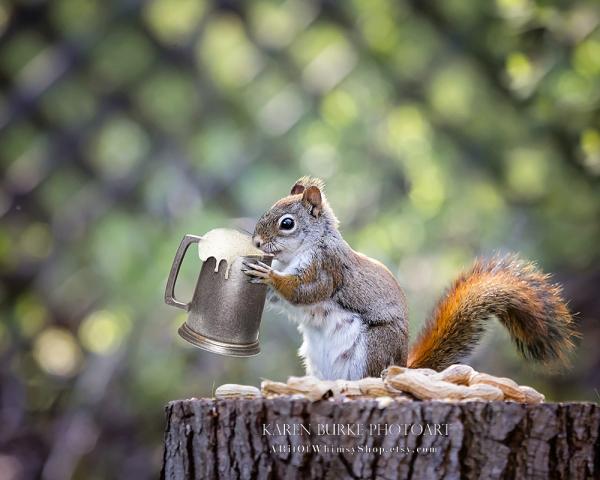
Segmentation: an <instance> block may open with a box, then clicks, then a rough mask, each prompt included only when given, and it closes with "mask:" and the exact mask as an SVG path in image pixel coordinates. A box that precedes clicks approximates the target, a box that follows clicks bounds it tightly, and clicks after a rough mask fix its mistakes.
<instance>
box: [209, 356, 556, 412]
mask: <svg viewBox="0 0 600 480" xmlns="http://www.w3.org/2000/svg"><path fill="white" fill-rule="evenodd" d="M281 395H288V396H294V397H300V398H308V399H309V400H313V401H316V400H321V399H324V398H343V399H350V400H351V399H361V398H375V399H377V400H378V401H379V402H380V403H381V404H387V403H390V402H392V401H400V402H406V401H411V400H439V401H445V402H457V401H458V402H461V401H474V400H480V401H494V400H496V401H497V400H505V401H513V402H519V403H541V402H543V401H544V396H543V395H542V394H541V393H539V392H537V391H536V390H534V389H533V388H531V387H527V386H522V385H518V384H517V383H516V382H514V381H513V380H511V379H510V378H503V377H495V376H493V375H488V374H487V373H480V372H477V371H475V370H474V369H473V368H472V367H470V366H469V365H463V364H456V365H451V366H450V367H448V368H446V369H445V370H442V371H441V372H436V371H435V370H430V369H427V368H414V369H413V368H406V367H397V366H391V367H388V368H387V369H385V370H384V371H383V372H382V374H381V378H374V377H367V378H363V379H361V380H352V381H350V380H319V379H317V378H315V377H310V376H307V377H290V378H289V379H288V381H287V383H283V382H273V381H271V380H263V382H262V383H261V388H260V390H259V389H258V388H256V387H251V386H247V385H234V384H227V385H221V386H220V387H219V388H217V390H216V392H215V396H216V398H223V399H228V398H260V397H263V398H273V397H278V396H281Z"/></svg>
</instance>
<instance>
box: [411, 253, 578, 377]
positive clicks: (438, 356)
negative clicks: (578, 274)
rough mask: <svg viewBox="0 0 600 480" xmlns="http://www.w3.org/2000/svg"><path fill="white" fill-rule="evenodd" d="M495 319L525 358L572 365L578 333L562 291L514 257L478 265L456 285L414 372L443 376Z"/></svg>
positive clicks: (417, 349)
mask: <svg viewBox="0 0 600 480" xmlns="http://www.w3.org/2000/svg"><path fill="white" fill-rule="evenodd" d="M494 316H495V317H497V318H498V319H499V320H500V322H501V323H502V324H503V325H504V326H505V327H506V328H507V330H508V332H509V334H510V336H511V338H512V340H513V341H514V343H515V344H516V346H517V348H518V349H519V351H520V352H521V354H522V355H523V356H524V357H525V358H527V359H531V360H536V361H541V362H545V363H548V362H552V361H554V360H558V361H559V362H563V363H566V362H567V355H568V353H569V352H570V351H571V350H572V349H573V339H574V337H575V336H576V333H575V330H574V325H573V319H572V317H571V314H570V313H569V311H568V309H567V306H566V305H565V303H564V301H563V299H562V297H561V289H560V287H559V286H558V285H555V284H551V283H549V276H548V275H544V274H543V273H541V272H540V271H539V270H537V269H536V267H535V266H534V265H533V264H532V263H526V262H522V261H520V260H519V259H518V258H517V257H516V256H512V255H511V256H506V257H496V258H493V259H491V260H478V261H476V263H475V265H474V266H473V267H472V268H471V269H470V270H469V271H468V272H466V273H463V274H462V275H461V276H460V277H459V278H458V279H457V280H456V281H455V282H454V284H453V285H452V287H451V288H450V289H449V291H448V292H447V294H446V295H445V296H444V298H443V299H442V300H441V301H440V303H439V304H438V305H437V307H436V309H435V311H434V313H433V315H432V317H431V318H430V319H429V320H428V321H427V323H426V325H425V327H424V328H423V330H422V331H421V333H420V335H419V337H418V339H417V341H416V342H415V344H414V345H413V346H412V348H411V350H410V353H409V357H408V366H409V367H413V368H422V367H427V368H433V369H436V370H440V369H443V368H445V367H447V366H448V365H451V364H453V363H455V362H456V361H457V360H459V359H460V358H461V357H463V356H465V355H467V354H468V353H470V352H471V350H472V349H473V348H474V347H475V345H476V344H477V342H478V341H479V339H480V338H481V336H482V334H483V332H484V329H485V324H486V323H487V321H488V319H489V318H491V317H494Z"/></svg>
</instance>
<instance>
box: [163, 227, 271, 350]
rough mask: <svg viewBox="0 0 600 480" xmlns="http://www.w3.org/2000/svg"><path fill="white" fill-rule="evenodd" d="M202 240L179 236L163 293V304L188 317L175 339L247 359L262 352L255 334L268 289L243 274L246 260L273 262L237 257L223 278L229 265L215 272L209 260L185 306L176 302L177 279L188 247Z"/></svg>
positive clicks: (259, 257)
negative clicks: (183, 312) (227, 274)
mask: <svg viewBox="0 0 600 480" xmlns="http://www.w3.org/2000/svg"><path fill="white" fill-rule="evenodd" d="M201 240H203V237H201V236H196V235H186V236H185V237H183V240H182V241H181V244H180V245H179V248H178V249H177V253H176V254H175V258H174V260H173V265H172V266H171V272H170V273H169V279H168V280H167V287H166V290H165V302H166V303H167V304H168V305H172V306H174V307H177V308H181V309H182V310H185V311H186V312H188V313H189V315H188V318H187V320H186V322H185V323H184V324H183V325H182V326H181V327H179V331H178V333H179V335H180V336H181V337H182V338H184V339H185V340H187V341H188V342H190V343H191V344H193V345H195V346H197V347H199V348H202V349H204V350H208V351H210V352H214V353H219V354H221V355H229V356H233V357H249V356H252V355H256V354H257V353H259V352H260V347H259V343H258V330H259V327H260V320H261V316H262V312H263V308H264V305H265V299H266V294H267V286H266V285H261V284H255V283H250V282H249V281H248V277H247V276H246V275H245V274H244V273H243V272H242V270H241V269H242V266H243V265H242V262H243V261H244V260H254V261H256V260H258V261H261V262H264V263H266V264H267V265H270V264H271V260H272V256H271V255H267V254H265V255H250V256H239V257H236V258H235V259H234V260H233V262H232V264H231V265H230V270H229V277H228V278H225V275H226V272H227V267H228V265H222V264H223V263H225V260H221V262H220V263H221V265H219V267H220V268H219V270H218V271H215V268H216V267H217V265H216V263H217V259H216V258H215V257H212V256H211V257H209V258H208V259H207V260H206V261H205V262H204V263H203V265H202V269H201V270H200V275H199V276H198V281H197V282H196V288H195V290H194V295H193V297H192V300H191V301H190V302H189V303H184V302H181V301H179V300H177V299H176V298H175V281H176V280H177V275H178V274H179V270H180V268H181V263H182V260H183V257H184V256H185V253H186V251H187V249H188V247H189V246H190V245H191V244H192V243H199V242H200V241H201Z"/></svg>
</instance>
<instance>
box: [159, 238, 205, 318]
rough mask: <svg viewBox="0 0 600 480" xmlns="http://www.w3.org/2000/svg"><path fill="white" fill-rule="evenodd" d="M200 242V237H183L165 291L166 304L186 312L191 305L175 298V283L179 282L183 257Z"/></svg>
mask: <svg viewBox="0 0 600 480" xmlns="http://www.w3.org/2000/svg"><path fill="white" fill-rule="evenodd" d="M200 240H202V237H199V236H198V235H186V236H185V237H183V239H182V240H181V243H180V244H179V248H178V249H177V253H176V254H175V258H174V259H173V265H171V271H170V272H169V278H168V280H167V287H166V289H165V303H166V304H167V305H171V306H173V307H177V308H181V309H182V310H185V311H186V312H187V311H188V310H189V309H190V304H189V303H183V302H180V301H179V300H177V299H176V298H175V281H176V280H177V275H179V269H180V268H181V262H182V261H183V257H184V256H185V253H186V252H187V249H188V247H189V246H190V245H191V244H192V243H198V242H199V241H200Z"/></svg>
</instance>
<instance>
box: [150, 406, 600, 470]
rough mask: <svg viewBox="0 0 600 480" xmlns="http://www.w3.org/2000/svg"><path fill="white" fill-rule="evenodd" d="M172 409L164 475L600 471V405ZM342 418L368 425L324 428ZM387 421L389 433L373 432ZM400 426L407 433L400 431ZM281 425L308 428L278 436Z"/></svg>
mask: <svg viewBox="0 0 600 480" xmlns="http://www.w3.org/2000/svg"><path fill="white" fill-rule="evenodd" d="M166 411H167V428H166V433H165V450H164V459H163V460H164V463H163V471H162V475H161V478H163V479H165V480H182V479H196V478H197V479H204V478H243V479H262V478H285V479H286V480H292V479H307V478H332V479H336V480H341V479H346V478H348V479H356V478H385V479H393V478H402V479H409V478H414V479H429V478H433V479H435V478H448V479H459V478H467V479H469V478H485V479H494V478H532V479H538V478H540V479H541V478H544V479H546V478H551V479H592V478H600V440H599V436H600V406H599V405H597V404H593V403H568V404H557V403H544V404H539V405H523V404H516V403H508V402H507V403H505V402H491V403H487V402H469V403H454V404H449V403H442V402H408V403H392V404H391V405H388V406H386V407H380V406H378V404H377V402H376V401H374V400H355V401H351V402H341V401H319V402H314V403H312V402H310V401H308V400H304V399H290V398H276V399H272V400H266V399H256V400H241V399H240V400H211V399H200V400H196V399H194V400H180V401H174V402H171V403H169V405H168V406H167V408H166ZM339 424H342V425H347V424H350V425H351V426H355V425H357V424H360V425H362V426H363V427H355V428H361V431H360V432H358V433H360V434H359V435H357V436H352V435H340V436H334V435H318V433H319V431H318V429H319V425H321V427H320V428H321V429H323V428H325V427H323V426H328V427H327V428H329V429H330V431H331V428H332V427H331V426H332V425H339ZM386 424H387V425H388V426H390V425H392V427H388V428H389V430H388V434H387V435H384V434H383V432H380V433H382V434H380V435H378V434H377V433H378V432H377V431H372V432H369V430H370V428H385V427H384V426H385V425H386ZM396 424H397V425H400V426H401V427H400V430H401V431H398V430H396V429H394V431H391V430H392V429H393V428H394V427H393V425H396ZM413 424H414V425H423V426H424V428H425V431H424V434H422V435H418V432H419V431H420V427H419V426H417V427H415V428H416V430H413V433H410V431H408V434H407V435H405V432H404V431H402V429H404V428H407V427H404V425H413ZM444 424H448V431H447V435H444V433H445V432H444V431H442V430H440V431H439V432H440V433H442V434H441V435H440V434H439V433H438V434H436V435H428V434H427V425H429V426H430V428H433V429H434V428H435V425H444ZM264 425H266V427H264ZM277 425H279V427H280V428H284V427H283V425H289V426H290V427H289V428H290V429H294V428H295V429H296V430H299V431H296V432H294V431H292V430H290V431H288V432H287V433H286V434H284V435H275V434H274V433H277ZM294 425H296V427H294ZM300 425H303V426H304V427H306V428H310V431H311V435H308V434H307V432H306V431H305V430H304V429H303V428H302V427H301V426H300ZM370 425H379V427H370ZM264 428H266V429H267V431H266V432H265V431H264ZM408 428H410V427H408ZM442 428H443V427H442ZM266 433H273V435H268V434H266ZM280 433H283V432H280ZM293 433H302V435H293ZM352 433H357V432H356V431H355V432H352ZM370 433H372V434H370ZM361 448H362V450H360V449H361ZM382 448H383V449H386V450H385V451H379V450H377V449H382ZM417 448H420V449H424V448H434V449H435V451H429V452H425V451H423V450H420V451H419V453H417V452H416V449H417ZM400 449H405V453H402V452H401V451H395V450H400ZM353 451H354V453H353Z"/></svg>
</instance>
